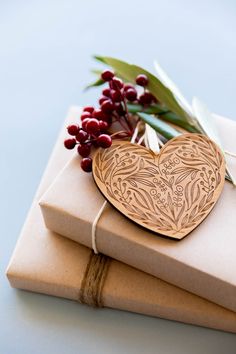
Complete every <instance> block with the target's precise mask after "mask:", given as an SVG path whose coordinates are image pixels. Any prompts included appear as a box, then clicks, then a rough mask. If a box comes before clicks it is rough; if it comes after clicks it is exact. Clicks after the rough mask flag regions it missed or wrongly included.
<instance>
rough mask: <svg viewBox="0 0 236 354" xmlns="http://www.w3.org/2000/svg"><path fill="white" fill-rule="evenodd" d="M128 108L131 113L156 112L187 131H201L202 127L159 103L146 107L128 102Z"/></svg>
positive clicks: (163, 118)
mask: <svg viewBox="0 0 236 354" xmlns="http://www.w3.org/2000/svg"><path fill="white" fill-rule="evenodd" d="M127 108H128V111H129V112H130V113H133V114H136V113H138V112H144V113H148V114H155V115H157V116H160V117H161V118H162V120H165V121H167V122H170V123H173V124H175V125H177V126H179V127H181V128H184V129H185V130H186V131H188V132H190V133H201V130H200V129H198V128H196V127H194V126H193V125H190V124H189V123H188V122H185V121H183V120H182V119H181V118H180V117H178V116H177V115H176V114H175V113H173V112H170V111H169V110H168V109H166V108H163V107H162V106H161V105H159V104H154V105H151V106H149V107H147V108H146V107H143V106H141V105H139V104H135V103H128V104H127Z"/></svg>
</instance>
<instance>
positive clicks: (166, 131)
mask: <svg viewBox="0 0 236 354" xmlns="http://www.w3.org/2000/svg"><path fill="white" fill-rule="evenodd" d="M137 114H138V116H139V117H140V118H141V119H142V120H143V121H144V122H145V123H147V124H149V125H150V126H151V127H152V128H153V129H154V130H156V131H157V132H158V133H159V134H161V135H162V136H164V137H165V138H166V139H168V140H170V139H172V138H175V137H176V136H179V135H181V133H180V132H178V131H177V130H176V129H174V128H172V127H171V126H170V125H169V124H167V123H165V122H163V121H161V120H160V119H158V118H156V117H154V116H152V115H150V114H147V113H142V112H139V113H137Z"/></svg>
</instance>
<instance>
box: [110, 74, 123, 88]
mask: <svg viewBox="0 0 236 354" xmlns="http://www.w3.org/2000/svg"><path fill="white" fill-rule="evenodd" d="M109 86H110V88H111V89H113V90H120V89H122V87H123V86H124V83H123V81H122V80H121V79H119V78H118V77H114V79H112V80H111V81H110V82H109Z"/></svg>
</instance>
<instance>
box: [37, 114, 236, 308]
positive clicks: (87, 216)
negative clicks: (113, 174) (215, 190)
mask: <svg viewBox="0 0 236 354" xmlns="http://www.w3.org/2000/svg"><path fill="white" fill-rule="evenodd" d="M215 121H216V124H217V126H218V129H219V133H220V137H221V139H222V142H223V146H224V148H225V149H226V150H228V151H233V152H236V123H235V122H233V121H231V120H229V119H226V118H222V117H218V116H215ZM228 165H229V166H230V167H231V170H232V171H236V159H233V158H232V159H230V161H228ZM103 202H104V198H103V196H102V195H101V193H100V191H99V190H98V189H97V187H96V185H95V183H94V181H93V177H92V175H91V174H87V173H84V172H83V171H82V170H81V168H80V160H79V159H78V157H77V156H74V157H73V158H72V160H71V161H70V162H69V163H68V164H67V165H66V167H65V168H64V170H63V171H62V172H61V173H60V174H59V175H58V177H57V178H56V180H55V181H54V183H53V184H52V185H51V186H50V188H49V189H48V190H47V192H46V193H45V194H44V195H43V196H42V198H41V201H40V205H41V209H42V212H43V216H44V220H45V224H46V226H47V227H48V229H50V230H52V231H54V232H56V233H59V234H61V235H63V236H65V237H67V238H69V239H71V240H74V241H76V242H78V243H80V244H82V245H84V246H87V247H89V248H91V247H92V244H91V243H92V241H91V228H92V223H93V221H94V219H95V218H96V215H97V213H98V212H99V210H100V208H101V206H102V205H103ZM235 211H236V188H235V187H233V185H232V184H230V183H229V182H227V181H226V182H225V186H224V189H223V192H222V195H221V196H220V198H219V200H218V202H217V203H216V206H215V207H214V208H213V210H212V212H211V213H210V214H209V215H208V217H207V218H206V219H205V220H204V221H203V222H202V223H201V224H200V225H199V226H198V227H197V228H196V229H195V230H194V231H192V233H191V234H189V235H188V236H187V237H185V239H183V240H181V241H176V240H171V239H168V238H164V237H159V236H158V235H156V234H154V233H151V232H148V231H147V230H144V229H143V228H141V227H139V226H137V225H136V224H134V223H133V222H131V221H130V220H129V219H128V218H125V217H124V216H123V215H122V214H121V213H120V212H118V211H117V210H115V208H113V207H112V206H111V205H108V206H107V207H106V209H105V210H104V212H103V213H102V216H101V218H100V219H99V222H98V224H97V229H96V243H97V248H98V250H99V251H100V252H101V253H103V254H105V255H108V256H110V257H112V258H114V259H116V260H119V261H121V262H123V263H126V264H128V265H130V266H133V267H135V268H137V269H139V270H142V271H144V272H146V273H149V274H151V275H153V276H156V277H158V278H160V279H163V280H165V281H167V282H168V283H171V284H174V285H176V286H178V287H181V288H183V289H185V290H187V291H190V292H191V293H194V294H196V295H199V296H201V297H203V298H205V299H207V300H210V301H212V302H214V303H217V304H219V305H221V306H224V307H226V308H228V309H230V310H233V311H236V233H235V232H236V231H235V230H236V217H235Z"/></svg>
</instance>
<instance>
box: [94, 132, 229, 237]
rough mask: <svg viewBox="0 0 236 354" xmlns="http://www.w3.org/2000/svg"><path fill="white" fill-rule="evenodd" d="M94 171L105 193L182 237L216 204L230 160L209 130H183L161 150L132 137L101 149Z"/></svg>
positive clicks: (138, 218) (142, 219) (128, 212)
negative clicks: (206, 133) (132, 140)
mask: <svg viewBox="0 0 236 354" xmlns="http://www.w3.org/2000/svg"><path fill="white" fill-rule="evenodd" d="M93 176H94V179H95V182H96V184H97V186H98V187H99V189H100V190H101V192H102V193H103V194H104V196H105V197H106V198H107V199H108V200H109V201H110V203H111V204H113V205H114V206H115V207H116V208H117V209H118V210H119V211H120V212H122V213H123V214H124V215H125V216H127V217H128V218H130V219H131V220H133V221H135V222H136V223H138V224H139V225H141V226H144V227H145V228H147V229H149V230H152V231H154V232H157V233H159V234H162V235H166V236H169V237H172V238H176V239H181V238H183V237H184V236H186V235H187V234H188V233H189V232H191V231H192V230H193V229H194V228H195V227H197V226H198V225H199V224H200V223H201V222H202V221H203V219H204V218H205V217H206V216H207V215H208V214H209V213H210V211H211V210H212V208H213V207H214V205H215V203H216V201H217V199H218V197H219V195H220V193H221V191H222V188H223V185H224V177H225V162H224V157H223V155H222V153H221V151H220V149H219V148H218V146H217V145H216V144H215V143H214V142H212V141H211V140H210V139H209V138H207V137H206V136H203V135H200V134H184V135H181V136H179V137H177V138H174V139H172V140H170V141H169V142H168V143H167V144H165V145H164V147H163V148H162V149H161V151H160V153H159V154H158V155H156V154H154V153H153V152H152V151H150V150H148V149H146V148H144V147H142V146H139V145H136V144H131V143H129V142H124V141H119V142H118V141H117V142H114V143H113V144H112V146H111V147H110V148H109V149H106V150H103V149H99V150H98V151H97V153H96V155H95V157H94V162H93Z"/></svg>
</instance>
